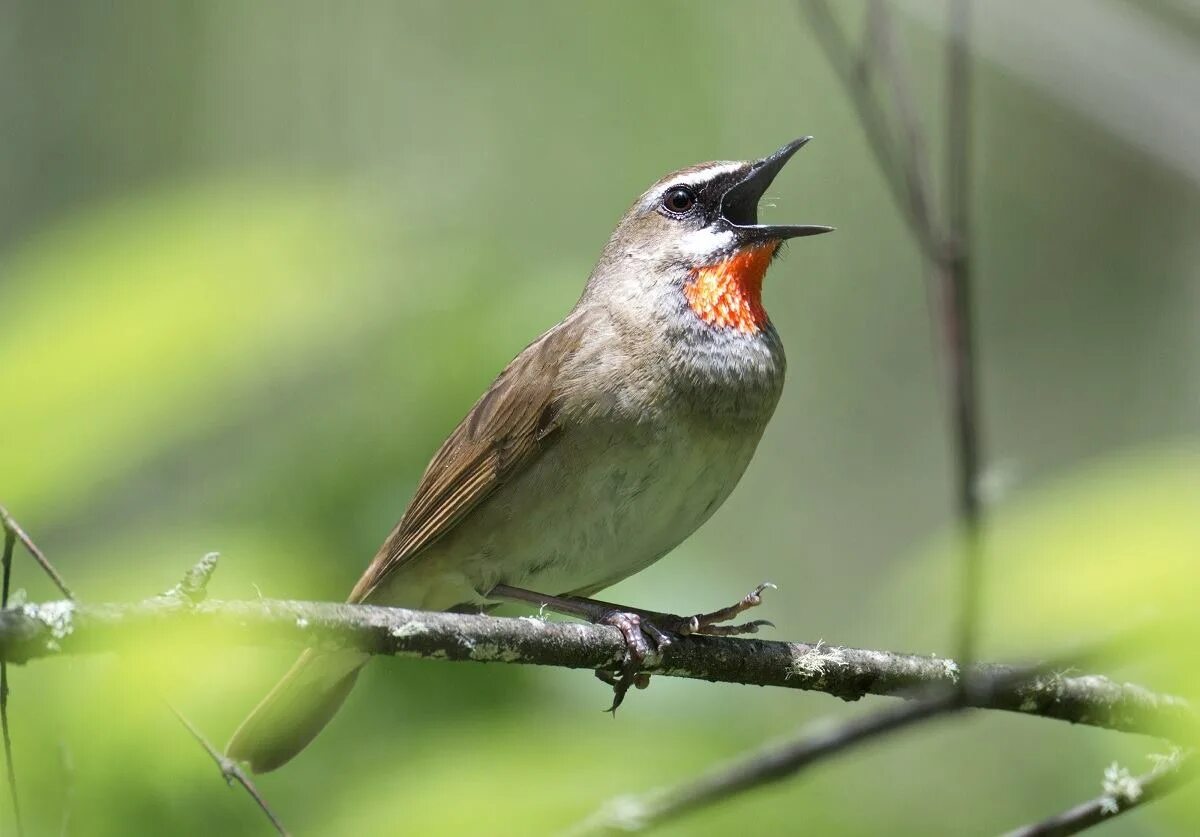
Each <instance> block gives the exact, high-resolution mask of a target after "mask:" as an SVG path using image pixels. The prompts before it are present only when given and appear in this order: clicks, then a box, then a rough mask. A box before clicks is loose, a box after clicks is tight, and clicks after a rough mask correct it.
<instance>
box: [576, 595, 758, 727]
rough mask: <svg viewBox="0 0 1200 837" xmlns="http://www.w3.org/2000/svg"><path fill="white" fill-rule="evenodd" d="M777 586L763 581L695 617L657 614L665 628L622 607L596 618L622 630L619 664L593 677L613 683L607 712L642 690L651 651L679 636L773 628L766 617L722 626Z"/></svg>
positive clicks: (646, 682)
mask: <svg viewBox="0 0 1200 837" xmlns="http://www.w3.org/2000/svg"><path fill="white" fill-rule="evenodd" d="M768 589H770V590H775V589H777V588H776V587H775V585H774V584H772V583H771V582H769V581H764V582H763V583H762V584H760V585H758V586H757V587H755V588H754V589H753V590H751V591H750V592H749V593H747V594H746V595H745V596H743V597H742V598H741V599H740V600H739V601H738V602H736V603H734V604H732V605H730V606H729V607H726V608H722V609H721V610H715V611H713V612H711V613H697V614H696V615H695V616H687V617H681V616H663V615H661V614H660V615H659V616H656V617H655V618H656V619H659V618H660V617H661V619H662V620H663V622H664V624H665V625H666V626H667V627H663V626H661V625H658V624H655V623H654V622H653V621H651V620H650V619H649V618H646V617H644V616H642V615H640V614H637V613H631V612H628V611H624V610H610V611H607V612H606V613H604V614H603V615H602V616H601V617H600V618H599V619H597V620H596V623H597V624H600V625H611V626H612V627H614V628H616V629H617V630H618V631H620V632H621V636H622V638H624V640H625V658H624V660H623V661H622V664H621V667H620V668H619V669H618V670H617V671H615V672H613V671H608V670H606V669H598V670H597V671H596V677H598V678H599V679H600V680H602V681H604V682H605V683H607V684H608V685H610V686H612V690H613V702H612V706H610V707H609V708H608V709H607V710H605V711H607V712H612V713H613V714H616V711H617V707H619V706H620V705H621V703H622V702H623V701H624V700H625V695H626V694H628V693H629V690H630V689H631V688H635V687H636V688H638V689H644V688H646V687H647V686H649V685H650V674H649V672H645V671H642V670H641V667H642V664H643V663H644V662H645V661H646V657H647V656H648V655H649V654H650V652H651V645H653V650H654V652H655V653H659V654H661V653H662V652H664V651H665V650H666V649H667V648H669V647H670V645H671V642H672V641H673V639H674V638H675V636H674V635H678V636H691V635H696V634H702V635H706V636H738V635H740V634H756V633H758V629H759V628H762V627H771V628H773V627H775V624H774V623H773V622H770V621H768V620H766V619H755V620H753V621H750V622H741V623H738V624H734V625H723V624H721V623H722V622H728V621H730V620H731V619H734V618H736V617H737V616H738V615H739V614H741V613H743V612H745V611H747V610H749V609H750V608H753V607H758V606H759V605H760V604H762V594H763V591H765V590H768Z"/></svg>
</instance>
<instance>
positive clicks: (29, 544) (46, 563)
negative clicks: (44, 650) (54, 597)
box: [0, 506, 75, 601]
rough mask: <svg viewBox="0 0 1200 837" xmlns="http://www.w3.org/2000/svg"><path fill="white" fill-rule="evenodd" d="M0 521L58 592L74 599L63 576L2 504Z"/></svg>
mask: <svg viewBox="0 0 1200 837" xmlns="http://www.w3.org/2000/svg"><path fill="white" fill-rule="evenodd" d="M0 523H3V525H4V531H5V532H9V533H11V534H13V535H15V536H16V538H17V540H19V541H20V542H21V545H22V546H24V547H25V549H26V550H27V551H28V552H29V554H30V555H32V556H33V560H35V561H37V562H38V566H40V567H41V568H42V571H43V572H45V573H46V575H48V576H49V577H50V580H51V581H53V582H54V586H55V587H57V588H58V589H59V592H61V593H62V594H63V597H64V598H67V599H71V600H72V601H73V600H74V599H75V594H74V593H72V592H71V588H70V587H68V586H67V583H66V582H65V581H63V577H62V576H61V575H60V574H59V572H58V570H56V569H55V568H54V565H53V564H51V563H50V560H49V559H48V558H46V554H45V553H44V552H42V550H41V549H39V548H38V545H37V544H35V543H34V542H33V539H32V538H30V537H29V535H28V534H26V533H25V530H24V529H22V528H21V525H20V524H19V523H17V521H16V520H14V519H13V516H12V515H11V514H9V513H8V509H6V508H4V506H0ZM5 601H7V600H5Z"/></svg>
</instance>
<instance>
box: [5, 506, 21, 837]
mask: <svg viewBox="0 0 1200 837" xmlns="http://www.w3.org/2000/svg"><path fill="white" fill-rule="evenodd" d="M0 511H3V509H0ZM16 540H17V535H16V532H14V531H13V530H12V529H10V528H9V527H8V519H7V517H6V518H5V526H4V554H3V558H2V559H0V562H2V563H3V573H4V579H3V582H2V587H0V608H7V607H8V588H9V582H10V581H11V579H12V560H13V548H14V547H15V546H16ZM0 732H2V734H3V736H4V767H5V770H6V771H7V773H8V795H9V798H10V799H11V800H12V806H13V818H14V820H15V821H16V825H17V835H18V837H21V835H23V834H24V833H25V826H24V825H23V823H22V822H21V797H20V795H19V794H18V793H17V771H16V769H15V767H14V766H13V755H12V738H11V736H10V735H9V731H8V661H7V660H0Z"/></svg>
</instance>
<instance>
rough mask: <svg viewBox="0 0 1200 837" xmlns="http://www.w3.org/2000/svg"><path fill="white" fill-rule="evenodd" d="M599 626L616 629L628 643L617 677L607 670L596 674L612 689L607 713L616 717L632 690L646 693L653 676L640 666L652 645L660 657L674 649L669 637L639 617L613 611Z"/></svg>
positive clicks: (603, 617) (600, 620) (605, 615)
mask: <svg viewBox="0 0 1200 837" xmlns="http://www.w3.org/2000/svg"><path fill="white" fill-rule="evenodd" d="M598 624H601V625H611V626H613V627H614V628H616V629H617V630H618V631H620V632H621V636H622V638H624V640H625V659H624V661H623V662H622V665H621V668H620V670H619V671H618V672H616V673H613V672H610V671H606V670H605V669H597V670H596V677H598V678H599V679H600V680H602V681H604V682H605V683H607V684H608V685H610V686H612V689H613V702H612V706H610V707H609V708H608V709H606V710H605V711H606V712H611V713H613V714H614V715H615V714H616V712H617V707H618V706H620V705H621V703H622V702H623V701H624V700H625V695H626V694H627V693H628V692H629V690H630V689H631V688H638V689H645V688H646V687H647V686H649V685H650V673H649V672H646V671H641V666H642V663H644V662H645V661H646V657H647V656H648V655H649V654H650V651H651V647H650V646H651V643H653V646H654V648H653V650H654V652H655V653H660V654H661V653H662V652H663V651H664V650H666V649H667V648H668V647H669V646H670V645H671V641H672V640H671V636H670V634H669V633H667V632H666V631H664V630H663V629H661V628H659V627H658V626H657V625H655V624H654V623H653V622H651V621H650V620H648V619H643V618H642V617H641V616H639V615H638V614H636V613H628V612H625V611H620V610H614V611H610V612H608V613H606V614H604V615H603V616H602V617H601V618H600V619H599V620H598ZM647 639H648V640H649V642H647Z"/></svg>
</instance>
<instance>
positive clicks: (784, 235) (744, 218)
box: [721, 137, 833, 244]
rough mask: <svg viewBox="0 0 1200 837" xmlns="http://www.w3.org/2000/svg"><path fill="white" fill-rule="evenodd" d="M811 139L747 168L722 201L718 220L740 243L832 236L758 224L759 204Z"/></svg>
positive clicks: (813, 229)
mask: <svg viewBox="0 0 1200 837" xmlns="http://www.w3.org/2000/svg"><path fill="white" fill-rule="evenodd" d="M811 139H812V137H801V138H800V139H798V140H793V141H792V142H789V143H788V144H787V145H785V146H784V147H783V148H781V149H779V150H778V151H776V152H775V153H774V154H772V155H771V156H769V157H764V158H762V159H761V160H757V161H755V162H754V163H751V164H750V170H749V171H748V172H747V173H746V175H745V177H743V178H742V179H741V180H740V181H738V182H737V183H736V184H734V185H733V186H732V187H730V189H729V191H727V192H726V193H725V196H724V197H723V198H722V199H721V217H722V218H723V219H724V220H725V222H726V223H727V224H729V227H730V229H732V230H733V232H734V233H735V234H736V235H737V236H738V240H739V241H740V242H742V243H745V244H749V243H751V242H755V241H783V240H784V239H788V238H798V237H800V236H802V235H820V234H821V233H827V232H832V231H833V227H823V226H818V225H816V224H801V225H773V224H760V223H758V202H759V200H760V199H761V198H762V196H763V193H764V192H766V191H767V189H768V188H769V187H770V185H771V181H773V180H774V179H775V175H777V174H779V172H780V170H781V169H782V168H783V167H784V164H786V163H787V161H788V160H789V159H791V156H792V155H793V154H795V153H796V152H797V151H799V150H800V149H801V148H803V147H804V146H806V145H807V144H808V142H809V140H811Z"/></svg>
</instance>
